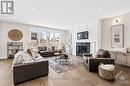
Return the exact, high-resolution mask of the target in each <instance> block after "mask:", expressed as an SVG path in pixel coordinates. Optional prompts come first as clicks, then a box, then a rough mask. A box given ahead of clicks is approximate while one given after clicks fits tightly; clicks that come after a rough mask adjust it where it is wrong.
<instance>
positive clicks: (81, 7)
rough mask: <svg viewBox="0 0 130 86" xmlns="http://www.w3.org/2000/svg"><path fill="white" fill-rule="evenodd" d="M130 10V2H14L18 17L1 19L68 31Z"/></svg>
mask: <svg viewBox="0 0 130 86" xmlns="http://www.w3.org/2000/svg"><path fill="white" fill-rule="evenodd" d="M129 11H130V0H15V15H14V16H13V17H2V16H1V17H0V19H1V20H5V21H13V22H19V23H27V24H33V25H39V26H47V27H53V28H59V29H69V27H73V26H78V25H87V23H88V22H89V21H91V20H94V19H101V18H105V17H108V16H113V15H118V14H122V13H126V12H129Z"/></svg>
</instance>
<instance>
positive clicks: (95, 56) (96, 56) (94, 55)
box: [92, 53, 100, 58]
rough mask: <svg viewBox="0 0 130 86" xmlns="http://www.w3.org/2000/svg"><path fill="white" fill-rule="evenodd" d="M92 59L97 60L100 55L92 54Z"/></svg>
mask: <svg viewBox="0 0 130 86" xmlns="http://www.w3.org/2000/svg"><path fill="white" fill-rule="evenodd" d="M92 57H94V58H99V57H100V55H99V54H98V53H94V54H93V55H92Z"/></svg>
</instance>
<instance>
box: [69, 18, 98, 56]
mask: <svg viewBox="0 0 130 86" xmlns="http://www.w3.org/2000/svg"><path fill="white" fill-rule="evenodd" d="M82 31H88V32H89V39H86V40H77V33H78V32H82ZM70 32H71V33H72V48H73V49H72V54H73V55H76V42H90V43H91V44H90V53H94V52H96V51H97V50H98V48H99V40H98V39H99V33H98V32H99V31H98V20H96V19H95V20H92V21H90V22H89V23H87V25H82V26H77V27H74V28H73V29H72V30H71V31H70Z"/></svg>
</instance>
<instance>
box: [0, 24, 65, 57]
mask: <svg viewBox="0 0 130 86" xmlns="http://www.w3.org/2000/svg"><path fill="white" fill-rule="evenodd" d="M11 29H18V30H20V31H22V33H23V39H21V40H20V41H19V42H23V48H24V49H27V48H28V47H27V43H28V42H29V40H30V30H31V29H42V30H45V31H49V32H59V33H60V34H61V42H62V43H63V44H65V43H66V41H65V40H66V37H67V36H66V35H65V34H66V33H67V31H64V30H54V29H51V28H47V27H38V26H31V25H25V24H16V23H9V22H0V49H1V52H0V59H5V58H7V42H12V40H10V39H9V38H8V32H9V31H10V30H11Z"/></svg>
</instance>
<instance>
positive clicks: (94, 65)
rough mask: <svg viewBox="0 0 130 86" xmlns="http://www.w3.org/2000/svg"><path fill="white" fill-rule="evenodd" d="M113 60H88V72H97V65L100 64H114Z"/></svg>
mask: <svg viewBox="0 0 130 86" xmlns="http://www.w3.org/2000/svg"><path fill="white" fill-rule="evenodd" d="M114 62H115V61H114V59H112V58H89V59H88V68H89V71H91V72H95V71H98V65H99V64H100V63H104V64H114Z"/></svg>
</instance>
